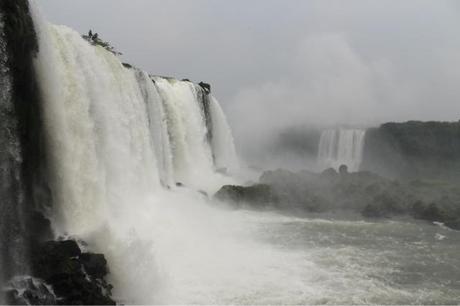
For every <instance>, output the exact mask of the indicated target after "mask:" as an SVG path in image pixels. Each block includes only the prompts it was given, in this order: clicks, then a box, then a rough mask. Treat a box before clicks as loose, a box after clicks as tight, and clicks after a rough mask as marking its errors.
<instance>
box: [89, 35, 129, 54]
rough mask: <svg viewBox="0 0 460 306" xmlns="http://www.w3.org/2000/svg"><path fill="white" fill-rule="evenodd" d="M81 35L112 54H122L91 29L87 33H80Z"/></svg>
mask: <svg viewBox="0 0 460 306" xmlns="http://www.w3.org/2000/svg"><path fill="white" fill-rule="evenodd" d="M82 37H83V38H84V39H85V40H86V41H88V42H89V43H90V44H92V45H94V46H101V47H102V48H104V49H105V50H107V51H109V52H111V53H113V54H114V55H122V53H121V52H118V51H116V50H115V48H114V47H113V46H112V45H110V43H109V42H107V41H103V40H102V39H100V38H99V34H98V33H94V34H93V31H92V30H89V32H88V35H82Z"/></svg>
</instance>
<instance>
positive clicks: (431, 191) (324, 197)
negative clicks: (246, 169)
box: [215, 168, 460, 230]
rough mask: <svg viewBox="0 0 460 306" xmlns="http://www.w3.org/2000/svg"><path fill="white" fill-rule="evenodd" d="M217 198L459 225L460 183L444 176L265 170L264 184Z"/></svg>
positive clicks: (226, 190)
mask: <svg viewBox="0 0 460 306" xmlns="http://www.w3.org/2000/svg"><path fill="white" fill-rule="evenodd" d="M215 197H216V198H218V199H220V200H224V201H227V202H230V203H234V205H235V206H237V207H241V206H243V205H246V206H252V207H256V208H267V209H278V210H282V211H285V212H294V213H297V212H299V211H303V212H308V213H309V212H315V213H321V212H332V211H334V212H341V211H342V212H350V211H351V212H355V213H359V214H362V215H363V216H364V217H367V218H391V217H395V216H404V215H407V216H412V217H414V218H416V219H421V220H427V221H430V222H434V221H437V222H442V223H444V224H445V225H446V226H449V227H451V228H453V229H459V230H460V187H459V186H458V185H456V184H453V183H449V182H442V181H421V180H415V181H410V182H401V181H397V180H389V179H385V178H383V177H380V176H378V175H376V174H373V173H370V172H357V173H348V171H347V170H346V169H344V168H343V169H341V171H340V173H337V171H335V170H333V169H327V170H326V171H324V172H323V173H320V174H316V173H312V172H308V171H300V172H297V173H294V172H290V171H287V170H276V171H267V172H265V173H264V174H263V175H262V176H261V178H260V180H259V184H257V185H253V186H246V187H245V186H230V185H228V186H224V187H222V188H221V189H220V190H219V191H218V192H217V193H216V195H215Z"/></svg>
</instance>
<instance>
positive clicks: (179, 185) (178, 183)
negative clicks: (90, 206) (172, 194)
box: [176, 182, 184, 187]
mask: <svg viewBox="0 0 460 306" xmlns="http://www.w3.org/2000/svg"><path fill="white" fill-rule="evenodd" d="M176 186H177V187H184V184H182V183H181V182H176Z"/></svg>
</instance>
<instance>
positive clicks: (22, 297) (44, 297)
mask: <svg viewBox="0 0 460 306" xmlns="http://www.w3.org/2000/svg"><path fill="white" fill-rule="evenodd" d="M7 288H8V289H7V292H6V301H7V303H8V304H10V305H56V304H57V300H56V296H55V295H54V293H53V290H52V289H51V288H49V286H48V285H46V284H45V283H43V281H42V280H40V279H36V278H33V277H30V276H26V277H16V278H14V279H13V280H11V281H10V282H9V284H8V287H7Z"/></svg>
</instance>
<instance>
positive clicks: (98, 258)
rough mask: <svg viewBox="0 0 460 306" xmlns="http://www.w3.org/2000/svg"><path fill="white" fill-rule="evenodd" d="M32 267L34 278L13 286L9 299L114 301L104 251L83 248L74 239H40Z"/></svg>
mask: <svg viewBox="0 0 460 306" xmlns="http://www.w3.org/2000/svg"><path fill="white" fill-rule="evenodd" d="M32 267H33V271H32V273H33V275H34V278H29V280H28V281H27V282H25V283H21V284H19V285H20V286H21V285H22V286H23V287H22V288H20V290H18V289H14V288H13V289H12V290H10V292H9V294H8V297H9V301H8V302H9V303H11V304H16V303H21V301H23V300H26V302H28V303H32V304H41V305H47V304H52V303H53V301H54V302H55V304H59V305H115V302H114V301H113V300H112V299H111V297H110V296H111V289H112V286H111V285H110V284H108V283H107V282H106V280H105V276H106V275H107V273H108V268H107V261H106V260H105V258H104V255H102V254H93V253H86V252H82V251H81V249H80V247H79V246H78V244H77V243H76V242H75V241H73V240H63V241H47V242H44V243H41V244H40V245H38V246H37V247H36V248H35V249H34V250H33V253H32ZM31 280H34V281H31ZM37 280H40V281H41V283H40V282H39V283H37ZM16 288H17V287H16ZM24 292H28V293H27V294H26V295H25V296H24ZM53 296H54V300H53V299H52V297H53Z"/></svg>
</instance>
